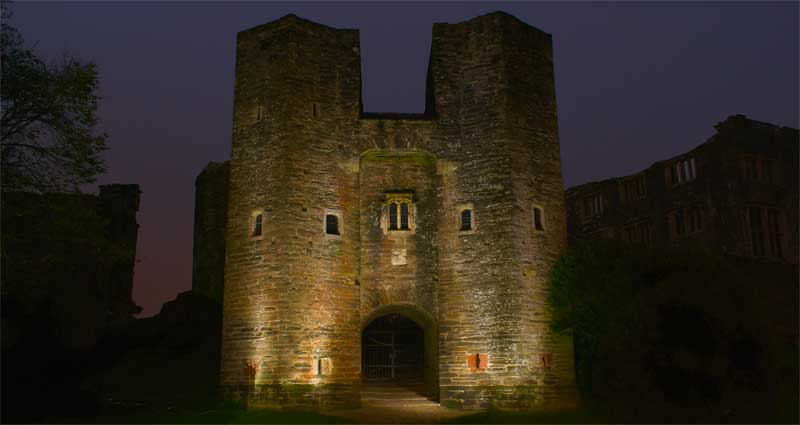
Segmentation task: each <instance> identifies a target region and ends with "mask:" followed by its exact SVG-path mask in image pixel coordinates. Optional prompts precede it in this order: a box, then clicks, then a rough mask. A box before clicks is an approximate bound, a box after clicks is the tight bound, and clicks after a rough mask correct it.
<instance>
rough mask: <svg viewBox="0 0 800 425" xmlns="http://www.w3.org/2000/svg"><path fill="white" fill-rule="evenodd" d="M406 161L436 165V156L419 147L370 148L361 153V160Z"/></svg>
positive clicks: (422, 164)
mask: <svg viewBox="0 0 800 425" xmlns="http://www.w3.org/2000/svg"><path fill="white" fill-rule="evenodd" d="M365 161H369V162H399V163H402V162H406V163H415V164H419V165H420V166H423V167H433V168H435V167H436V156H434V155H433V154H431V153H429V152H426V151H423V150H419V149H391V150H390V149H370V150H368V151H366V152H364V153H362V154H361V162H365Z"/></svg>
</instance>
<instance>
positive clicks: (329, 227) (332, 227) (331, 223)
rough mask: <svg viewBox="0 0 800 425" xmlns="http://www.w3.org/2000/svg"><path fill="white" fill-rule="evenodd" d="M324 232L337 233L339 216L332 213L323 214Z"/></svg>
mask: <svg viewBox="0 0 800 425" xmlns="http://www.w3.org/2000/svg"><path fill="white" fill-rule="evenodd" d="M325 233H326V234H328V235H338V234H339V217H336V216H335V215H333V214H325Z"/></svg>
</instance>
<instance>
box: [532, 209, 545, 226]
mask: <svg viewBox="0 0 800 425" xmlns="http://www.w3.org/2000/svg"><path fill="white" fill-rule="evenodd" d="M533 229H534V230H544V212H542V209H541V208H540V207H533Z"/></svg>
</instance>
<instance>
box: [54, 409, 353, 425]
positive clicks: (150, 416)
mask: <svg viewBox="0 0 800 425" xmlns="http://www.w3.org/2000/svg"><path fill="white" fill-rule="evenodd" d="M42 422H43V423H76V424H77V423H85V424H119V423H125V424H341V423H348V421H347V420H346V419H343V418H338V417H335V416H327V415H322V414H318V413H314V412H293V411H275V410H244V409H242V408H241V407H238V406H235V405H224V406H220V407H217V408H213V409H209V410H189V409H180V410H178V409H176V410H173V411H161V412H158V411H147V410H142V409H139V410H135V411H134V410H130V409H125V410H122V409H119V410H116V409H115V410H109V411H105V412H102V413H101V414H99V415H97V416H94V417H69V418H65V417H50V418H47V419H45V420H44V421H42Z"/></svg>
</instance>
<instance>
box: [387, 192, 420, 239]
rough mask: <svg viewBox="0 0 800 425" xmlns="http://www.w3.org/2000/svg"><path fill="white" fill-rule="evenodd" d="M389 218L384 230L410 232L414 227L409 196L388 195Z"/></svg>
mask: <svg viewBox="0 0 800 425" xmlns="http://www.w3.org/2000/svg"><path fill="white" fill-rule="evenodd" d="M387 203H388V207H389V217H388V220H387V221H388V223H387V226H386V229H388V230H391V231H406V230H412V228H413V227H414V217H413V208H412V204H411V195H410V194H390V195H388V200H387Z"/></svg>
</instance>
